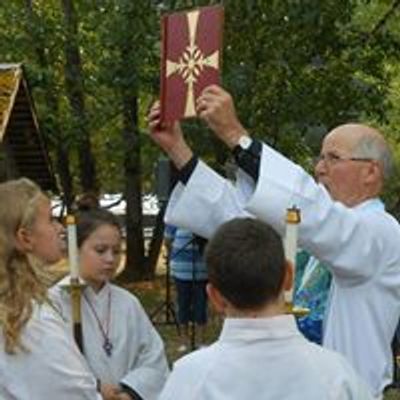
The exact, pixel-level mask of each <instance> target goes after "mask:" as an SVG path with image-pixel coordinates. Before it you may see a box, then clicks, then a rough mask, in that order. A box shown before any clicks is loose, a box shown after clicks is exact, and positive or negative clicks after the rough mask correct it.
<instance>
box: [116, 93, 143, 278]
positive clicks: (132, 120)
mask: <svg viewBox="0 0 400 400" xmlns="http://www.w3.org/2000/svg"><path fill="white" fill-rule="evenodd" d="M123 96H124V98H123V124H124V127H123V139H124V143H125V149H126V150H125V199H126V245H127V246H126V251H127V254H126V256H127V257H126V267H125V269H124V271H123V273H122V274H121V276H120V277H119V281H121V282H124V283H127V282H133V281H138V280H143V279H146V278H149V274H148V271H147V268H146V264H147V263H146V258H145V251H144V235H143V210H142V186H141V165H140V140H139V129H138V98H137V96H135V95H129V94H127V93H124V95H123Z"/></svg>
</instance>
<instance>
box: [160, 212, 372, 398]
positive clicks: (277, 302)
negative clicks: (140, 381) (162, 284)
mask: <svg viewBox="0 0 400 400" xmlns="http://www.w3.org/2000/svg"><path fill="white" fill-rule="evenodd" d="M206 263H207V267H208V271H209V284H208V286H207V293H208V296H209V298H210V300H211V302H212V303H213V305H214V307H215V308H216V310H217V311H218V312H220V313H222V314H223V315H225V317H226V319H225V322H224V326H223V329H222V333H221V335H220V338H219V339H218V340H217V342H215V343H214V344H213V345H211V346H210V347H208V348H206V349H202V350H199V351H196V352H194V353H192V354H189V355H188V356H186V357H183V358H182V359H180V360H179V361H178V362H177V363H176V364H175V368H174V370H173V372H172V374H171V376H170V378H169V380H168V381H167V384H166V386H165V388H164V390H163V392H162V394H161V397H160V399H161V400H167V399H174V400H177V399H178V400H179V399H189V398H190V399H193V400H194V399H199V400H200V399H207V400H212V399H216V400H217V399H218V400H221V399H222V400H223V399H229V400H232V399H252V400H254V399H263V400H275V399H285V400H295V399H296V400H297V399H299V398H304V399H308V400H324V399H329V400H334V399H340V400H346V399H359V400H369V399H372V396H371V394H370V393H369V391H368V389H367V387H366V386H365V385H364V383H363V382H362V381H361V379H360V378H359V377H358V376H357V374H356V373H355V372H354V370H353V369H352V368H351V367H350V365H349V364H348V363H347V362H346V361H345V359H344V358H343V357H342V356H341V355H339V354H336V353H334V352H331V351H329V350H326V349H323V348H322V347H320V346H317V345H315V344H313V343H310V342H308V341H307V340H306V339H305V338H304V337H303V336H302V335H301V334H300V333H299V331H298V329H297V327H296V323H295V320H294V317H293V316H291V315H284V312H285V311H284V310H285V308H284V303H285V301H284V296H283V293H284V291H285V290H288V289H290V287H291V285H292V281H293V272H292V266H291V265H290V263H288V262H287V261H285V258H284V253H283V246H282V241H281V239H280V237H279V236H278V234H277V233H276V232H275V231H274V230H273V229H272V228H271V227H270V226H269V225H267V224H265V223H263V222H260V221H257V220H255V219H251V218H243V219H239V218H238V219H234V220H231V221H229V222H227V223H225V224H223V225H222V226H221V227H220V228H219V229H218V230H217V232H216V233H215V235H214V237H213V238H212V239H211V241H210V242H209V244H208V246H207V248H206Z"/></svg>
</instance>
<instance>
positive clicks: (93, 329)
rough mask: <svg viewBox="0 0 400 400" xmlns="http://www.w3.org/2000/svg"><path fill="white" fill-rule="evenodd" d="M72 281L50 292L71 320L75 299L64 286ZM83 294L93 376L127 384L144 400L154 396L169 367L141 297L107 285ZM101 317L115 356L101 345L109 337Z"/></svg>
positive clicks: (86, 348) (85, 333)
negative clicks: (72, 300)
mask: <svg viewBox="0 0 400 400" xmlns="http://www.w3.org/2000/svg"><path fill="white" fill-rule="evenodd" d="M68 280H69V277H67V278H66V279H64V280H63V281H61V282H59V283H58V284H57V285H56V286H53V287H52V288H51V289H50V295H51V298H52V300H53V302H54V304H55V306H56V307H57V308H60V311H61V313H62V315H63V317H64V318H67V319H68V320H71V300H70V296H69V293H68V292H67V290H66V289H65V287H64V284H65V283H66V281H68ZM83 293H84V296H82V299H81V311H82V331H83V338H84V340H83V341H84V343H83V347H84V355H85V358H86V360H87V362H88V364H89V366H90V368H91V370H92V371H93V373H94V375H95V377H96V378H97V379H100V381H101V382H102V383H109V384H115V385H118V384H119V383H123V384H125V385H127V386H129V387H130V388H132V389H133V390H135V391H136V392H137V393H138V394H139V395H140V396H141V397H142V398H143V399H145V400H152V399H156V398H157V397H158V395H159V393H160V391H161V389H162V387H163V386H164V383H165V380H166V379H167V377H168V374H169V368H168V363H167V359H166V356H165V352H164V344H163V342H162V340H161V338H160V336H159V335H158V333H157V332H156V330H155V329H154V327H153V325H152V324H151V322H150V320H149V319H148V317H147V315H146V313H145V311H144V310H143V308H142V306H141V305H140V303H139V301H138V299H137V298H136V297H135V296H134V295H132V294H131V293H129V292H128V291H127V290H125V289H123V288H120V287H118V286H115V285H112V284H109V283H107V284H106V285H105V286H104V287H103V288H102V289H101V290H100V292H98V293H96V292H95V291H94V290H93V289H92V288H91V287H89V286H87V287H86V288H85V289H84V291H83ZM85 297H86V298H85ZM89 303H90V305H91V306H92V307H90V305H89ZM92 308H93V309H94V310H95V312H93V309H92ZM96 315H97V318H96ZM99 321H100V322H101V325H102V329H103V332H104V333H106V335H107V337H108V338H109V340H110V342H111V344H112V353H111V356H108V355H107V354H106V352H105V350H104V348H103V345H104V341H105V338H104V334H103V333H102V329H100V327H99Z"/></svg>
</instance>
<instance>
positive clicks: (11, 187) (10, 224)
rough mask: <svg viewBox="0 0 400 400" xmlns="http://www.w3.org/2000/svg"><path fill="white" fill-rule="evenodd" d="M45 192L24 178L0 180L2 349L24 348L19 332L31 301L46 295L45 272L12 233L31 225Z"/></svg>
mask: <svg viewBox="0 0 400 400" xmlns="http://www.w3.org/2000/svg"><path fill="white" fill-rule="evenodd" d="M44 198H45V195H44V194H43V192H42V191H41V190H40V188H39V187H38V186H37V185H36V184H35V183H33V182H32V181H30V180H29V179H26V178H21V179H17V180H13V181H8V182H5V183H2V184H0V328H1V329H2V333H3V338H4V347H5V351H6V352H7V353H9V354H14V353H16V351H17V350H18V349H20V350H26V348H25V347H24V346H23V343H22V342H21V333H22V330H23V328H24V326H25V325H26V324H27V322H28V321H29V319H30V317H31V316H32V312H33V301H37V302H38V303H39V304H41V303H43V302H44V301H45V300H46V298H47V288H46V283H47V281H46V274H45V272H44V269H43V266H42V265H41V263H40V262H39V260H37V259H36V258H35V257H34V256H32V255H31V254H27V253H24V252H22V251H20V250H18V248H17V245H16V234H17V231H18V230H19V229H20V228H27V229H29V228H30V227H32V225H33V223H34V221H35V216H36V211H37V207H38V202H39V201H40V200H41V199H44Z"/></svg>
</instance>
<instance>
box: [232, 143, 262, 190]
mask: <svg viewBox="0 0 400 400" xmlns="http://www.w3.org/2000/svg"><path fill="white" fill-rule="evenodd" d="M261 150H262V144H261V142H260V141H258V140H256V139H253V143H252V144H251V145H250V147H249V148H248V149H247V150H244V149H242V148H241V147H240V146H236V147H234V149H233V150H232V154H233V157H234V159H235V161H236V164H237V165H238V166H239V167H240V168H241V169H242V170H243V171H244V172H246V173H247V174H248V175H249V176H251V177H252V178H253V180H254V182H255V183H257V181H258V176H259V174H260V163H261Z"/></svg>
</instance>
